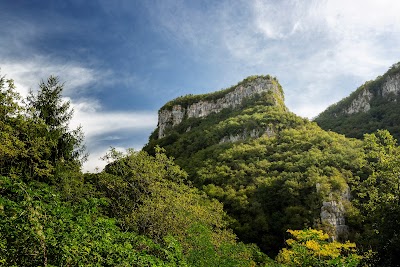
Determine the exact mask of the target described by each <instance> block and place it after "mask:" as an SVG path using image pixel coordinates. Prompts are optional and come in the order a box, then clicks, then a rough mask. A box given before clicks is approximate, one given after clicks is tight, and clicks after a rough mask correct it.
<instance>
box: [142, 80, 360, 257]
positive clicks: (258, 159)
mask: <svg viewBox="0 0 400 267" xmlns="http://www.w3.org/2000/svg"><path fill="white" fill-rule="evenodd" d="M158 114H159V118H158V127H157V129H156V130H155V131H154V132H153V134H152V135H151V136H150V139H149V143H148V144H147V145H146V146H145V147H144V150H145V151H147V152H149V153H150V154H152V153H154V147H156V146H161V147H163V148H165V149H166V153H167V154H168V155H169V156H172V157H174V158H175V161H176V162H177V164H178V165H180V166H181V167H182V168H183V169H185V171H187V172H188V174H189V178H188V179H189V180H190V181H191V183H192V184H194V185H195V186H197V187H198V188H199V189H201V190H203V191H204V192H206V193H207V195H208V196H210V197H212V198H216V199H218V200H219V201H221V202H222V203H223V204H224V209H225V210H226V211H227V212H228V214H229V216H230V219H229V220H230V222H231V225H232V227H233V229H234V230H235V233H236V234H237V235H238V237H239V238H240V239H241V240H242V241H245V242H251V243H256V244H257V245H258V246H260V247H261V248H262V249H263V251H266V252H268V253H270V255H274V253H276V252H277V251H278V250H279V249H280V248H281V247H282V246H283V245H284V240H285V238H287V235H286V230H287V229H304V228H305V227H306V228H307V227H317V228H321V229H324V230H325V231H327V232H329V233H330V236H331V238H333V239H339V240H345V239H347V238H348V236H349V234H351V233H350V232H349V231H348V225H346V216H347V215H345V206H346V208H347V209H348V210H351V209H352V204H351V203H350V201H349V199H350V191H349V190H350V187H349V184H348V183H349V182H350V181H351V180H353V178H354V176H353V173H356V170H355V169H356V168H357V166H358V165H357V160H358V158H357V157H358V155H359V154H360V153H361V151H362V144H361V142H360V141H357V140H353V139H347V138H345V137H344V136H342V135H339V134H336V133H333V132H326V131H324V130H322V129H321V128H319V127H318V126H317V125H316V124H315V123H313V122H310V121H308V120H307V119H304V118H301V117H299V116H297V115H295V114H294V113H292V112H290V111H289V110H288V108H287V107H286V106H285V104H284V93H283V89H282V87H281V85H280V84H279V81H278V80H277V79H276V78H273V77H271V76H269V75H266V76H251V77H248V78H246V79H244V80H243V81H241V82H240V83H238V84H237V85H235V86H232V87H230V88H228V89H225V90H221V91H217V92H214V93H210V94H204V95H188V96H183V97H179V98H177V99H175V100H172V101H170V102H168V103H167V104H165V105H164V106H163V107H162V108H161V109H160V110H159V113H158Z"/></svg>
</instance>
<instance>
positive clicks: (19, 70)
mask: <svg viewBox="0 0 400 267" xmlns="http://www.w3.org/2000/svg"><path fill="white" fill-rule="evenodd" d="M1 60H2V61H3V62H2V64H1V72H2V73H3V74H6V75H7V77H9V78H11V79H14V81H15V84H16V86H17V89H18V90H19V93H20V94H21V95H22V96H26V95H28V92H29V89H32V90H34V91H35V90H37V89H38V84H39V82H40V81H41V80H46V79H47V78H48V77H49V76H50V75H55V76H59V75H62V80H63V81H64V80H65V81H68V84H67V86H65V94H66V95H69V94H73V93H78V90H79V89H81V88H82V87H85V86H88V85H89V84H93V83H95V82H97V81H99V80H100V79H99V78H103V77H105V76H107V74H108V73H107V72H106V73H100V72H99V71H95V70H93V69H89V68H86V67H83V66H81V65H80V64H78V63H74V62H69V63H66V64H60V63H57V62H52V61H51V59H50V58H48V57H44V56H34V57H32V58H30V59H26V60H11V59H6V58H2V59H1Z"/></svg>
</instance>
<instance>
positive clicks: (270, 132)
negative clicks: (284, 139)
mask: <svg viewBox="0 0 400 267" xmlns="http://www.w3.org/2000/svg"><path fill="white" fill-rule="evenodd" d="M274 135H275V131H274V129H272V128H270V127H267V128H266V129H264V130H260V129H253V130H251V131H244V132H243V133H241V134H231V135H229V136H224V137H223V138H222V139H221V141H219V143H220V144H222V143H228V142H237V141H241V140H246V139H247V138H258V137H260V136H268V137H272V136H274Z"/></svg>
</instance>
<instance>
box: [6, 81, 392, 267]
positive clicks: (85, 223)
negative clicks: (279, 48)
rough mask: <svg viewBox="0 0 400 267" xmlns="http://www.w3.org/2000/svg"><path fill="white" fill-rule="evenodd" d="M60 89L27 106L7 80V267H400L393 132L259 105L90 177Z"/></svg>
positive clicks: (197, 125) (193, 125) (47, 84)
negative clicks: (329, 208)
mask: <svg viewBox="0 0 400 267" xmlns="http://www.w3.org/2000/svg"><path fill="white" fill-rule="evenodd" d="M63 88H64V84H62V83H60V82H59V80H58V78H57V77H50V78H48V79H47V80H46V81H42V82H40V84H39V89H38V90H37V92H30V94H29V96H28V97H27V98H26V99H21V97H20V96H19V95H18V93H17V91H16V88H15V86H14V83H13V81H12V80H11V79H7V78H6V77H5V76H1V77H0V117H1V119H0V136H1V142H0V265H1V266H399V263H398V261H397V255H399V254H400V237H399V233H398V232H399V229H400V199H399V196H400V194H399V193H400V192H399V191H400V180H399V174H400V157H399V153H400V148H399V147H398V146H397V142H396V140H395V138H393V137H392V136H391V135H390V133H389V131H387V130H379V131H376V132H374V133H370V134H365V135H364V136H363V138H362V139H359V140H358V139H351V138H346V137H345V136H343V135H341V134H338V133H334V132H331V131H324V130H322V129H321V128H320V127H319V126H318V125H317V124H316V123H314V122H310V121H308V120H307V119H304V118H300V117H298V116H296V115H295V114H293V113H291V112H289V111H288V110H287V109H286V108H283V107H281V106H277V105H274V101H273V95H270V94H261V95H256V96H255V97H253V98H250V99H248V100H247V101H245V102H244V103H243V104H242V106H241V107H240V108H238V109H229V108H228V109H225V110H223V111H221V112H220V113H216V114H212V115H210V116H208V117H206V118H203V119H196V118H192V119H186V120H184V121H183V122H182V124H181V125H179V126H177V127H176V128H173V129H170V131H169V132H168V135H167V136H166V137H164V138H161V139H157V138H156V136H157V135H156V132H157V129H156V130H155V132H154V133H153V135H152V136H151V137H150V140H149V143H148V144H147V145H146V146H145V148H144V150H143V151H134V150H131V149H128V150H127V151H126V152H120V151H117V150H115V149H110V151H109V152H108V153H107V154H106V155H104V160H106V161H107V162H108V164H107V166H106V167H105V168H104V170H103V171H101V172H99V173H83V172H82V171H81V165H82V162H83V161H84V160H85V158H86V150H85V147H84V133H83V132H82V130H81V129H80V128H77V129H71V128H70V127H69V122H70V120H71V118H72V116H73V110H71V108H70V104H69V102H68V101H64V100H63V99H62V92H63ZM225 93H226V92H225ZM202 98H204V99H207V96H202ZM211 99H212V98H211ZM188 128H190V129H191V130H190V131H187V129H188ZM267 128H268V129H269V132H270V133H271V134H268V135H261V136H259V137H256V138H243V139H242V140H239V141H236V142H221V139H223V138H224V137H225V136H227V135H230V134H241V133H243V132H249V131H252V130H254V129H255V130H257V131H262V130H265V129H267ZM348 194H350V195H351V197H349V198H346V197H344V195H348ZM325 202H330V203H336V204H337V205H340V206H343V209H344V210H345V219H346V225H347V227H348V229H346V231H345V234H342V235H338V234H337V229H334V227H332V225H330V224H327V223H326V222H324V221H323V220H322V219H321V216H320V213H321V206H322V205H323V203H325Z"/></svg>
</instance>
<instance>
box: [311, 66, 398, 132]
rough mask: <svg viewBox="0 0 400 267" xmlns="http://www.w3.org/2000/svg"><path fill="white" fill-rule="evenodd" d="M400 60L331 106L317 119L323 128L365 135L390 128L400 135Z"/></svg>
mask: <svg viewBox="0 0 400 267" xmlns="http://www.w3.org/2000/svg"><path fill="white" fill-rule="evenodd" d="M399 101H400V63H397V64H394V65H393V66H392V67H391V68H390V69H389V70H388V71H387V72H386V73H385V74H383V75H382V76H379V77H377V78H376V79H375V80H373V81H368V82H366V83H364V84H363V85H362V86H360V87H359V88H358V89H357V90H356V91H354V92H353V93H351V95H350V96H348V97H346V98H344V99H343V100H341V101H339V102H338V103H336V104H334V105H332V106H330V107H328V108H327V109H326V110H325V111H324V112H322V113H321V114H319V115H318V117H316V118H315V121H316V122H317V123H318V125H320V126H321V128H323V129H325V130H332V131H334V132H337V133H341V134H345V135H346V136H349V137H356V138H362V137H363V135H364V134H365V133H372V132H374V131H376V130H378V129H387V130H389V131H390V133H391V134H392V135H393V136H394V137H395V138H396V139H399V138H400V105H399Z"/></svg>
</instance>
